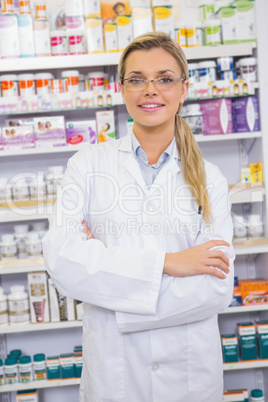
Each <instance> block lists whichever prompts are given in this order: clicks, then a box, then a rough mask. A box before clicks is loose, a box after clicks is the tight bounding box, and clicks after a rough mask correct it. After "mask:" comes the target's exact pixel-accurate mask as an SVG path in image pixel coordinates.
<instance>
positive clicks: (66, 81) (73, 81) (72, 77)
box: [61, 70, 79, 93]
mask: <svg viewBox="0 0 268 402" xmlns="http://www.w3.org/2000/svg"><path fill="white" fill-rule="evenodd" d="M61 77H62V80H63V85H64V89H65V92H70V93H77V92H79V71H78V70H67V71H62V73H61Z"/></svg>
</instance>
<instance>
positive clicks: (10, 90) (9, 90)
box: [2, 81, 18, 97]
mask: <svg viewBox="0 0 268 402" xmlns="http://www.w3.org/2000/svg"><path fill="white" fill-rule="evenodd" d="M2 95H3V97H5V96H18V84H17V82H16V81H2Z"/></svg>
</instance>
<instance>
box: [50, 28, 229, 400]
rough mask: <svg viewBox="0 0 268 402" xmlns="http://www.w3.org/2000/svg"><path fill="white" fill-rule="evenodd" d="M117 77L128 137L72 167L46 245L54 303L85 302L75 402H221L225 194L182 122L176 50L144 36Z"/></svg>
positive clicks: (182, 68)
mask: <svg viewBox="0 0 268 402" xmlns="http://www.w3.org/2000/svg"><path fill="white" fill-rule="evenodd" d="M119 77H120V89H121V93H122V97H123V100H124V103H125V104H126V106H127V109H128V112H129V114H130V116H131V117H132V118H133V120H134V125H133V133H132V134H131V135H128V136H126V137H124V138H122V139H119V140H116V141H113V142H106V143H102V144H98V145H96V146H95V145H94V146H89V147H86V148H85V149H83V150H82V151H80V152H78V153H77V154H76V155H74V156H73V157H72V158H71V159H70V160H69V163H68V167H67V170H66V174H65V179H64V183H63V186H62V189H61V191H60V193H59V195H58V199H57V204H56V207H55V215H54V219H53V222H52V223H51V227H50V231H49V233H48V234H47V235H46V236H45V238H44V243H43V246H44V257H45V262H46V266H47V268H48V271H49V273H50V275H51V277H52V279H53V281H54V282H55V284H56V286H57V288H58V290H59V291H60V293H62V294H64V295H68V296H70V297H73V298H75V299H78V300H82V301H84V302H85V303H84V331H83V356H84V366H83V373H82V380H81V387H80V401H81V402H156V401H157V402H164V401H168V402H186V401H187V402H220V401H221V400H222V392H223V390H222V357H221V346H220V338H219V331H218V325H217V313H218V312H220V311H221V310H223V309H224V308H226V307H227V306H228V305H229V303H230V300H231V295H232V284H233V259H234V253H233V248H232V246H231V245H230V244H231V241H232V223H231V217H230V213H229V208H228V186H227V183H226V180H225V178H224V177H223V176H222V174H221V173H220V171H219V169H218V168H217V167H216V166H214V165H212V164H211V163H209V162H206V161H203V159H202V156H201V153H200V151H199V149H198V146H197V144H196V142H195V140H194V138H193V135H192V133H191V131H190V129H189V127H188V126H187V124H186V123H185V122H184V120H183V119H182V118H181V116H180V110H181V106H182V104H183V101H184V99H185V97H186V94H187V89H188V68H187V61H186V59H185V56H184V54H183V52H182V50H181V49H180V47H179V46H178V45H177V44H176V43H175V42H174V41H172V40H171V39H170V38H169V37H168V36H166V35H165V34H162V33H149V34H145V35H142V36H140V37H138V38H136V39H135V40H134V41H133V42H132V43H131V44H130V45H129V46H128V47H127V48H126V49H125V50H124V52H123V54H122V57H121V60H120V64H119ZM82 221H83V222H84V227H85V233H87V238H88V239H89V240H88V241H83V240H82V238H81V233H80V232H79V229H80V227H81V225H80V223H81V222H82ZM86 222H87V223H88V225H89V228H90V231H89V228H88V226H87V223H86Z"/></svg>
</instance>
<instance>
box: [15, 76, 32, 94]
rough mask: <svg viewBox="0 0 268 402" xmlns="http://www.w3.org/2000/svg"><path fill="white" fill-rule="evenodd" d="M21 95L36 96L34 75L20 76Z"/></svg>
mask: <svg viewBox="0 0 268 402" xmlns="http://www.w3.org/2000/svg"><path fill="white" fill-rule="evenodd" d="M18 80H19V95H20V96H24V97H28V96H31V95H35V76H34V74H19V75H18Z"/></svg>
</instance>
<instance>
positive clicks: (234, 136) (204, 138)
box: [194, 131, 262, 142]
mask: <svg viewBox="0 0 268 402" xmlns="http://www.w3.org/2000/svg"><path fill="white" fill-rule="evenodd" d="M261 137H262V132H261V131H254V132H246V133H231V134H218V135H195V137H194V138H195V140H196V142H212V141H230V140H246V139H249V138H261Z"/></svg>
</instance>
